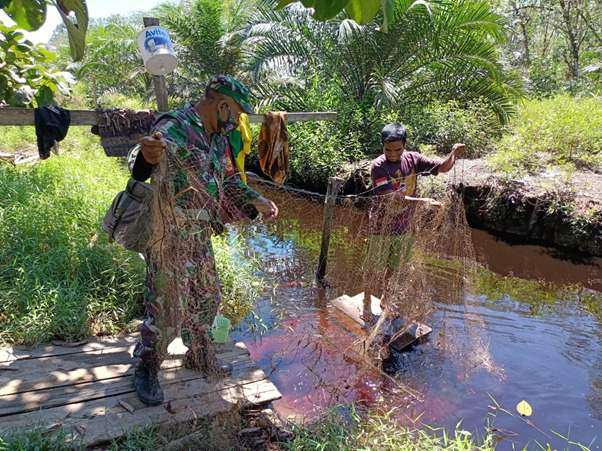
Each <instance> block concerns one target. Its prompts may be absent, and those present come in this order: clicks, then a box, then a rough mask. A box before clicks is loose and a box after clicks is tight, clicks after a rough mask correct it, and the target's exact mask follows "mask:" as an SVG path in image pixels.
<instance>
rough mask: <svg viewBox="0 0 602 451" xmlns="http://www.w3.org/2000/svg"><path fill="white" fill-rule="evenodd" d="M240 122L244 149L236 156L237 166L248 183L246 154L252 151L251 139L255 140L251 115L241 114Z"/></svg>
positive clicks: (239, 128) (244, 180)
mask: <svg viewBox="0 0 602 451" xmlns="http://www.w3.org/2000/svg"><path fill="white" fill-rule="evenodd" d="M239 121H240V124H239V126H238V131H240V134H241V135H242V140H243V147H242V151H241V152H239V153H238V155H236V156H235V157H234V161H235V162H236V168H237V169H238V172H239V173H240V179H241V180H242V182H243V183H245V184H246V183H247V176H246V175H245V155H248V154H250V153H251V141H253V133H252V132H251V124H250V123H249V116H248V115H247V114H246V113H242V114H241V115H240V119H239Z"/></svg>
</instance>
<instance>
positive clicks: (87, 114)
mask: <svg viewBox="0 0 602 451" xmlns="http://www.w3.org/2000/svg"><path fill="white" fill-rule="evenodd" d="M70 113H71V125H98V113H97V112H96V111H93V110H70ZM287 116H288V123H289V124H290V123H293V122H308V121H334V120H335V119H336V118H337V113H336V112H332V111H327V112H300V113H287ZM249 122H250V123H252V124H256V123H262V122H263V114H249ZM2 125H35V118H34V113H33V108H11V107H7V108H0V126H2Z"/></svg>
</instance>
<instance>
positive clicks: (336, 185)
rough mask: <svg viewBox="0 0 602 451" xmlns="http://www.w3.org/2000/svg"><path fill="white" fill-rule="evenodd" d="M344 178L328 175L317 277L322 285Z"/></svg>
mask: <svg viewBox="0 0 602 451" xmlns="http://www.w3.org/2000/svg"><path fill="white" fill-rule="evenodd" d="M342 182H343V180H342V179H340V178H338V177H328V188H327V189H326V200H325V201H324V223H323V225H322V245H321V247H320V258H319V260H318V272H317V273H316V279H317V280H318V283H319V284H320V285H324V277H325V276H326V263H327V262H328V246H329V244H330V228H331V226H332V215H333V213H334V207H335V204H336V195H337V193H338V192H339V189H340V188H341V183H342Z"/></svg>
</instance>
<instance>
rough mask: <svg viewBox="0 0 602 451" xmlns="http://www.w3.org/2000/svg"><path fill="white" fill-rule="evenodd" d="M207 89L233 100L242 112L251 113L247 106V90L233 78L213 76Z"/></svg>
mask: <svg viewBox="0 0 602 451" xmlns="http://www.w3.org/2000/svg"><path fill="white" fill-rule="evenodd" d="M207 87H208V88H212V89H215V90H216V91H217V92H221V93H222V94H224V95H227V96H228V97H231V98H233V99H234V100H236V101H237V102H238V104H239V105H240V106H241V107H242V108H243V110H245V111H246V112H247V113H253V108H251V105H249V90H248V89H247V88H245V87H244V85H243V84H242V83H241V82H239V81H238V80H237V79H235V78H234V77H230V76H229V75H214V76H213V77H211V80H209V84H208V85H207Z"/></svg>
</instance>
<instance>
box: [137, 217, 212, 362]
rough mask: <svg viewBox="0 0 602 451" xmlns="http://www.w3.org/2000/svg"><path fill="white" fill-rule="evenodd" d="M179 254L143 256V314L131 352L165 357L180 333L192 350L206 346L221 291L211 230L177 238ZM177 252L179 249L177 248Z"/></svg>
mask: <svg viewBox="0 0 602 451" xmlns="http://www.w3.org/2000/svg"><path fill="white" fill-rule="evenodd" d="M177 241H178V243H177V244H179V246H177V247H178V249H173V252H175V253H176V255H177V258H175V259H170V261H172V262H174V263H172V264H167V265H166V264H165V259H162V258H160V256H158V255H153V253H152V252H151V253H150V254H149V255H147V266H146V284H145V289H144V306H145V308H146V318H145V319H144V322H143V324H142V328H141V331H140V340H139V342H138V344H137V346H136V349H135V350H134V356H138V357H140V358H141V359H158V360H159V361H161V360H163V358H164V357H165V355H166V353H167V346H168V345H169V343H170V342H171V341H172V340H173V339H174V338H175V337H176V336H177V335H178V332H181V334H182V339H183V341H184V344H185V345H186V346H188V347H189V348H191V349H192V350H193V351H198V350H204V351H206V350H207V347H208V345H209V342H210V339H209V336H208V327H209V325H210V324H211V322H212V321H213V318H214V317H215V315H216V314H217V312H218V309H219V306H220V303H221V299H222V294H221V285H220V282H219V277H218V274H217V270H216V267H215V258H214V254H213V248H212V246H211V229H210V228H209V227H203V228H195V229H191V230H188V231H187V232H186V233H183V234H182V233H181V234H180V235H179V237H178V238H177ZM178 250H180V252H178Z"/></svg>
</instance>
